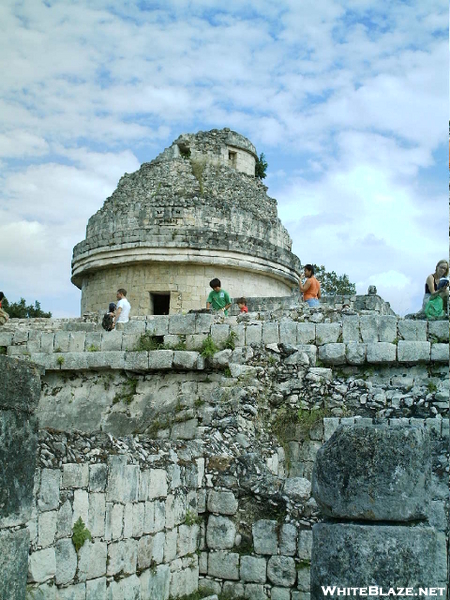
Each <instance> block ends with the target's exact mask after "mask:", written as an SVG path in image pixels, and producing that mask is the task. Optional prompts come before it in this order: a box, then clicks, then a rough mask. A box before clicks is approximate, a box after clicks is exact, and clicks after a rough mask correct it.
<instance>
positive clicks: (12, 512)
mask: <svg viewBox="0 0 450 600" xmlns="http://www.w3.org/2000/svg"><path fill="white" fill-rule="evenodd" d="M0 373H1V376H0V464H1V465H2V467H1V478H0V548H1V552H0V598H1V599H2V600H22V599H23V598H24V597H25V588H26V581H27V563H28V548H29V544H30V538H29V531H28V529H27V528H26V522H27V521H28V519H29V518H30V514H31V507H32V501H33V482H34V471H35V464H36V448H37V419H36V417H35V416H34V412H35V409H36V406H37V403H38V400H39V396H40V379H39V375H40V370H39V369H37V368H36V366H34V365H27V364H26V363H24V362H23V361H18V360H16V359H12V358H7V357H5V356H0Z"/></svg>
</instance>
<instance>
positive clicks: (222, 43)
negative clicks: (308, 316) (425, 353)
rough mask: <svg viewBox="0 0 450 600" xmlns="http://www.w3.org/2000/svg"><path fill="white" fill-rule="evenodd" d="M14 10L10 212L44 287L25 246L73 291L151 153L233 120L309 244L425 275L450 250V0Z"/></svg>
mask: <svg viewBox="0 0 450 600" xmlns="http://www.w3.org/2000/svg"><path fill="white" fill-rule="evenodd" d="M0 19H1V21H2V23H3V24H4V32H5V33H4V35H3V36H2V38H1V39H0V66H1V68H2V79H1V81H0V96H1V97H2V100H1V101H0V114H1V115H2V116H1V122H0V156H1V157H2V173H3V175H2V192H1V194H2V195H1V196H0V214H1V215H2V216H3V217H4V218H3V219H2V221H1V226H2V227H3V229H4V228H6V229H5V231H3V229H2V233H4V234H5V235H7V236H9V237H8V239H10V238H11V236H12V237H15V238H16V239H17V240H20V244H21V253H19V254H18V256H17V257H16V258H15V257H14V256H11V255H8V260H9V261H10V263H11V265H10V266H8V269H9V270H8V271H7V276H8V278H9V279H10V281H11V282H12V281H14V282H17V285H19V284H20V283H21V282H22V283H23V281H25V280H29V282H30V286H31V282H33V281H35V284H34V283H33V285H36V286H37V287H36V288H34V287H33V290H34V289H36V290H37V293H38V292H39V281H38V278H37V277H36V276H35V274H36V273H37V272H39V269H38V268H34V270H33V272H32V273H31V272H30V273H29V276H28V277H27V275H26V273H27V268H26V264H24V263H23V262H22V258H23V256H24V255H25V256H27V254H26V252H29V251H31V248H34V253H33V258H32V261H34V262H35V261H37V260H39V259H40V260H41V263H42V265H44V266H43V268H44V270H45V269H46V271H47V273H52V274H53V273H55V276H54V279H52V288H53V289H54V290H57V289H60V288H59V286H58V283H57V280H58V278H59V280H64V281H67V280H68V276H69V273H68V270H69V266H68V265H69V264H70V250H71V245H73V244H74V243H75V242H77V241H80V239H81V238H82V237H83V234H84V228H85V225H86V222H87V219H88V217H89V216H90V215H91V214H93V213H94V212H95V211H96V210H97V209H98V208H99V207H100V206H101V204H102V202H103V200H104V199H105V198H106V197H107V196H108V195H110V194H111V192H112V191H113V189H114V187H115V185H116V183H117V181H118V179H119V178H120V176H121V175H122V174H123V173H124V172H125V171H128V172H131V171H134V170H135V169H137V168H138V160H137V158H136V156H139V158H141V155H142V157H143V159H144V160H149V159H151V158H152V155H151V154H150V155H149V153H150V152H153V155H156V154H158V153H159V152H160V151H162V150H163V148H164V146H167V145H169V144H170V143H171V141H172V139H174V138H175V137H176V136H177V135H178V134H179V133H181V132H182V131H195V130H197V129H208V128H212V127H225V126H229V127H232V128H235V129H236V130H238V131H240V132H242V133H243V134H244V135H247V136H248V137H249V138H250V139H251V140H252V142H253V143H255V144H256V145H257V148H258V150H259V151H264V152H265V154H266V157H267V158H269V177H268V179H267V180H266V181H268V182H269V183H270V185H271V189H270V190H269V194H270V195H271V196H276V197H278V199H279V205H280V214H281V216H282V218H283V220H284V222H285V223H286V224H288V228H289V230H290V233H291V235H292V237H293V238H294V249H295V250H296V251H297V252H298V254H299V255H300V257H301V258H302V259H304V258H305V257H306V256H308V260H313V261H314V262H321V263H324V264H326V265H327V267H329V268H330V269H334V270H336V271H337V272H343V271H345V272H348V273H349V274H350V275H351V279H353V280H357V281H364V282H367V281H368V280H369V278H370V277H371V276H372V275H371V273H380V274H384V273H389V272H390V271H392V272H395V273H397V274H400V276H399V279H398V280H399V281H401V280H402V279H401V277H406V278H409V280H410V281H411V288H412V287H414V285H415V282H416V281H417V280H419V279H420V280H421V279H422V278H423V272H424V271H425V273H426V274H427V273H428V272H429V271H430V268H429V266H428V265H429V264H430V262H431V263H432V264H433V263H434V262H435V260H436V259H435V255H438V256H439V257H440V256H441V254H442V251H443V249H444V248H445V246H446V244H447V241H446V234H445V230H446V227H447V225H448V223H447V216H448V213H447V210H448V209H447V206H446V205H447V199H446V195H447V191H446V190H444V189H443V195H442V197H441V196H440V194H439V191H438V184H437V183H436V182H437V178H438V176H437V175H435V174H434V175H433V174H432V175H430V179H431V180H432V181H433V186H431V185H430V183H429V180H426V179H424V175H426V174H427V170H430V168H436V165H435V160H436V152H437V151H438V150H439V149H441V148H442V144H446V139H447V131H446V125H445V123H446V121H447V112H446V111H447V81H446V77H447V60H448V59H447V41H446V38H447V27H448V19H447V6H446V4H445V3H444V2H443V0H430V1H429V2H426V3H423V2H419V1H418V0H415V1H413V2H409V3H407V4H405V3H377V2H375V1H374V0H345V1H340V0H339V1H338V0H314V2H313V1H312V0H305V1H304V2H297V1H296V0H283V1H282V2H280V3H273V2H269V0H249V1H248V2H247V3H245V5H243V4H242V2H240V0H230V1H229V2H228V3H227V5H226V6H225V7H220V9H218V7H217V3H216V2H214V0H195V1H194V2H191V3H188V4H187V3H186V2H183V1H182V0H167V2H164V3H162V2H161V3H158V2H156V3H152V5H151V10H145V9H143V8H142V6H141V5H140V4H138V3H135V2H131V1H128V0H126V1H125V2H120V3H119V2H116V1H114V0H113V2H110V1H107V0H97V1H96V2H95V3H88V2H87V1H86V0H81V1H80V2H76V3H75V2H73V3H72V2H71V3H68V2H66V1H63V0H52V1H51V2H42V1H40V0H23V1H22V2H20V3H15V2H12V1H8V2H5V3H2V5H1V6H0ZM444 38H445V39H444ZM270 157H272V158H270ZM444 162H446V158H445V161H444ZM271 169H273V170H271ZM272 186H273V189H272ZM431 187H433V189H431ZM431 206H432V207H433V208H432V210H433V214H432V218H430V215H429V214H428V213H427V208H428V207H431ZM446 223H447V225H446ZM12 232H14V233H12ZM25 238H27V240H28V241H27V240H26V239H25ZM49 248H52V249H53V254H54V250H55V249H56V250H57V252H58V257H57V258H53V259H52V260H53V265H52V261H50V262H49V258H48V256H49V255H48V252H49ZM24 253H25V254H24ZM311 254H313V256H312V257H311ZM55 261H56V262H55ZM332 261H335V262H334V264H333V263H332ZM406 263H407V264H406ZM15 265H16V266H17V269H16V270H15V269H14V266H15ZM388 267H389V268H388ZM2 273H3V275H4V277H5V276H6V275H5V273H6V271H3V269H2ZM17 273H20V279H19V280H18V279H17ZM51 277H53V275H51ZM44 280H45V277H44V278H41V281H44ZM375 283H376V282H375ZM41 285H42V284H41ZM379 287H380V286H379ZM64 289H66V288H64ZM68 289H70V286H69V287H68V288H67V290H68ZM395 289H396V288H395V285H387V284H386V290H389V293H392V294H394V293H396V294H397V292H395ZM407 289H410V288H408V287H407ZM67 290H66V292H64V293H69V292H68V291H67ZM54 293H55V294H56V291H55V292H54ZM397 297H398V298H399V299H400V296H399V295H398V294H397V296H396V298H397ZM396 301H397V300H396ZM55 302H57V301H56V300H55Z"/></svg>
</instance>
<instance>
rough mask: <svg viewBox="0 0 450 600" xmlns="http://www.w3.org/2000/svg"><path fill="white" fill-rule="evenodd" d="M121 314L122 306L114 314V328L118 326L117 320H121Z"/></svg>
mask: <svg viewBox="0 0 450 600" xmlns="http://www.w3.org/2000/svg"><path fill="white" fill-rule="evenodd" d="M121 312H122V307H121V306H119V308H117V309H116V312H115V313H114V323H113V327H115V326H116V323H117V319H118V318H119V316H120V313H121Z"/></svg>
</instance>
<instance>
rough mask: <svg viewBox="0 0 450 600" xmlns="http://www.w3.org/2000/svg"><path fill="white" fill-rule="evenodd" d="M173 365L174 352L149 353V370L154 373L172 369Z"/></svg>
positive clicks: (156, 351)
mask: <svg viewBox="0 0 450 600" xmlns="http://www.w3.org/2000/svg"><path fill="white" fill-rule="evenodd" d="M172 364H173V351H172V350H152V351H151V352H149V353H148V368H149V369H150V370H153V371H158V370H167V369H171V368H172Z"/></svg>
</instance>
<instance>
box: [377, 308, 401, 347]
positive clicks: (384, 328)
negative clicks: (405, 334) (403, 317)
mask: <svg viewBox="0 0 450 600" xmlns="http://www.w3.org/2000/svg"><path fill="white" fill-rule="evenodd" d="M377 322H378V339H379V340H380V342H390V343H392V342H395V340H396V339H397V336H398V334H397V323H398V318H397V317H395V316H390V315H382V316H379V317H377Z"/></svg>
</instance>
